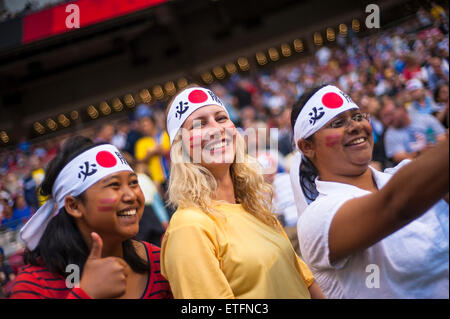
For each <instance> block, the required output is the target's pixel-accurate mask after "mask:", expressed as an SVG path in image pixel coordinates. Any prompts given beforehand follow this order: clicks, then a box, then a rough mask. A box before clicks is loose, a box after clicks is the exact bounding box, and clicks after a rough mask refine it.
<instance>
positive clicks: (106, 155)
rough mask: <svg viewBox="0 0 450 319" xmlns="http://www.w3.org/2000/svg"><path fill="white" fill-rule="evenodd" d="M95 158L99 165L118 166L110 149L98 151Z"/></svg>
mask: <svg viewBox="0 0 450 319" xmlns="http://www.w3.org/2000/svg"><path fill="white" fill-rule="evenodd" d="M95 159H96V160H97V163H98V165H100V166H102V167H106V168H108V167H113V166H116V164H117V160H116V158H115V157H114V155H112V154H111V153H110V152H108V151H100V152H98V153H97V156H96V157H95Z"/></svg>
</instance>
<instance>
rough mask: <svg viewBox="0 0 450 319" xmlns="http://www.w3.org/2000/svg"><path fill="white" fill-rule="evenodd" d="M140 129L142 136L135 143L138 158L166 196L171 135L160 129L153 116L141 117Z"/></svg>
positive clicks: (161, 192)
mask: <svg viewBox="0 0 450 319" xmlns="http://www.w3.org/2000/svg"><path fill="white" fill-rule="evenodd" d="M139 130H140V132H141V134H142V137H141V138H140V139H138V140H137V142H136V145H135V155H136V156H135V157H136V160H137V161H138V162H141V163H144V164H146V165H147V167H148V171H149V172H150V177H151V178H152V180H153V182H154V183H155V185H156V187H157V188H158V191H159V192H160V194H161V195H162V196H165V192H166V191H167V185H166V182H167V179H168V176H169V161H168V156H169V149H170V142H169V136H168V135H167V132H165V131H161V130H159V129H158V127H157V126H156V122H155V119H154V118H153V116H143V117H140V118H139Z"/></svg>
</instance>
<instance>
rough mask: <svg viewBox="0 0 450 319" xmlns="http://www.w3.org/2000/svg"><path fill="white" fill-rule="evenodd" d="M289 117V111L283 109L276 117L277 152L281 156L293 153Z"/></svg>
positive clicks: (285, 108) (288, 109)
mask: <svg viewBox="0 0 450 319" xmlns="http://www.w3.org/2000/svg"><path fill="white" fill-rule="evenodd" d="M290 117H291V109H290V108H288V107H284V108H282V109H281V111H280V115H279V116H278V117H276V127H277V128H278V150H279V151H280V153H281V154H282V155H283V156H286V155H288V154H289V153H291V152H292V151H293V148H292V132H291V129H290V126H289V119H290Z"/></svg>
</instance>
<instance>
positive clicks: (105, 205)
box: [97, 198, 116, 212]
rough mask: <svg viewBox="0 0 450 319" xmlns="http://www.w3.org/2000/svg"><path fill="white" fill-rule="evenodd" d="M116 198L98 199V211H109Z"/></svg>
mask: <svg viewBox="0 0 450 319" xmlns="http://www.w3.org/2000/svg"><path fill="white" fill-rule="evenodd" d="M115 202H116V200H115V199H114V198H104V199H100V200H99V203H100V206H98V207H97V209H98V211H99V212H109V211H111V210H113V209H114V205H112V204H114V203H115Z"/></svg>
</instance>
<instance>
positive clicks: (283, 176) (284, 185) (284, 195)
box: [273, 173, 298, 227]
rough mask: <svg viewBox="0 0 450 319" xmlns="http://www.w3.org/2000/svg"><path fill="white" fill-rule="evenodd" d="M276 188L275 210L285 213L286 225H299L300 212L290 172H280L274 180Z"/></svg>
mask: <svg viewBox="0 0 450 319" xmlns="http://www.w3.org/2000/svg"><path fill="white" fill-rule="evenodd" d="M273 187H274V189H275V203H274V204H275V210H276V212H277V213H279V214H283V216H284V221H285V222H286V226H288V227H292V226H295V225H297V220H298V214H297V206H296V205H295V200H294V191H293V190H292V185H291V179H290V177H289V174H288V173H278V174H276V175H275V178H274V181H273Z"/></svg>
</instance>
